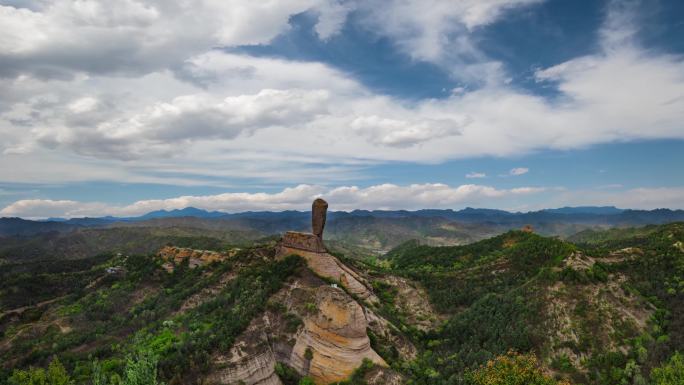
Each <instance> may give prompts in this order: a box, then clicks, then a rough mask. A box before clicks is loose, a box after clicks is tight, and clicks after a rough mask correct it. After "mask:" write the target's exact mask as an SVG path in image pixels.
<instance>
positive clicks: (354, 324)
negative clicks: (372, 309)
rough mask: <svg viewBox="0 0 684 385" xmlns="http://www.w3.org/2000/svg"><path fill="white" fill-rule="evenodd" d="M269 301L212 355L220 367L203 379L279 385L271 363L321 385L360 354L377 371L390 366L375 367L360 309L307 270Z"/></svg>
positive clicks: (341, 375)
mask: <svg viewBox="0 0 684 385" xmlns="http://www.w3.org/2000/svg"><path fill="white" fill-rule="evenodd" d="M269 304H270V305H269V306H268V309H267V310H266V312H265V313H264V314H263V316H261V317H259V318H257V319H254V320H253V321H252V322H251V324H250V325H249V327H248V328H247V330H246V331H245V332H244V333H243V334H242V335H240V336H239V337H238V339H237V340H236V343H235V344H234V346H233V347H232V348H231V349H230V351H229V352H226V353H225V354H221V355H216V356H214V357H213V364H214V365H212V366H213V367H217V368H220V369H218V370H216V371H214V372H213V373H211V375H210V376H209V377H208V378H207V382H209V383H219V384H237V383H244V384H246V385H254V384H258V385H279V384H280V383H281V382H280V379H279V378H278V377H277V375H275V370H274V368H275V365H276V362H280V363H282V364H285V365H288V366H290V367H291V368H293V369H294V370H295V371H296V372H298V373H299V374H300V375H302V376H309V377H311V378H312V379H313V380H314V381H315V383H316V384H320V385H322V384H329V383H332V382H336V381H341V380H344V379H346V378H348V377H349V376H350V375H351V374H352V373H353V371H354V370H355V369H356V368H357V367H359V366H360V365H361V363H362V362H363V360H364V359H365V358H367V359H370V360H371V361H373V362H374V363H376V364H377V366H378V368H379V369H378V370H380V371H382V370H389V369H380V368H386V366H387V364H386V363H385V361H384V360H383V359H382V358H381V357H380V356H379V355H378V354H377V353H376V352H375V351H374V350H373V349H372V348H371V346H370V339H369V338H368V335H367V334H366V328H367V327H368V326H369V325H368V319H367V314H366V312H365V311H364V308H363V307H362V306H361V305H360V304H359V303H357V302H356V301H355V300H354V299H353V298H352V297H350V296H349V295H348V294H347V293H346V292H345V291H344V290H342V289H341V288H339V287H333V286H331V285H329V284H327V283H326V282H325V281H323V280H321V279H320V278H318V277H317V276H316V275H314V274H312V273H311V272H310V271H309V270H304V271H303V272H302V273H301V274H300V275H299V276H297V277H296V278H294V279H293V280H291V281H290V282H288V284H287V286H286V287H284V288H283V289H281V290H280V291H279V292H278V293H276V294H275V295H274V296H273V297H272V298H271V300H270V301H269ZM375 321H376V320H374V323H375V324H376V325H379V324H378V323H377V322H375ZM383 324H384V323H383Z"/></svg>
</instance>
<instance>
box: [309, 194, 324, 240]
mask: <svg viewBox="0 0 684 385" xmlns="http://www.w3.org/2000/svg"><path fill="white" fill-rule="evenodd" d="M327 211H328V202H326V201H324V200H323V199H321V198H318V199H316V200H315V201H313V204H312V205H311V232H312V233H313V234H314V235H315V236H316V237H318V239H320V240H323V229H324V228H325V216H326V213H327Z"/></svg>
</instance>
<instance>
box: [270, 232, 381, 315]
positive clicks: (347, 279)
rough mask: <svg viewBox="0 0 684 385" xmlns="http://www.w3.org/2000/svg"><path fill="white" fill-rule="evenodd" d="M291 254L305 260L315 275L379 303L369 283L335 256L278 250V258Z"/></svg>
mask: <svg viewBox="0 0 684 385" xmlns="http://www.w3.org/2000/svg"><path fill="white" fill-rule="evenodd" d="M291 254H297V255H299V256H301V257H302V258H304V259H305V260H306V263H307V265H308V266H309V268H310V269H311V270H312V271H313V272H314V273H316V274H318V275H319V276H321V277H324V278H328V279H332V280H334V281H337V282H339V283H340V285H342V287H344V289H345V290H347V291H348V292H349V293H351V294H352V295H354V296H356V297H358V298H360V299H362V300H364V301H368V302H370V303H377V302H378V298H377V297H376V296H375V294H373V292H372V291H371V290H370V289H369V287H370V285H369V284H368V282H366V280H365V279H364V278H363V277H361V275H360V274H359V273H357V272H355V271H354V270H352V269H351V268H350V267H349V266H347V265H345V264H343V263H342V262H340V260H339V259H337V258H335V257H334V256H332V255H330V254H328V253H326V252H314V251H306V250H300V249H295V248H290V247H287V246H283V245H279V246H278V248H277V250H276V258H284V257H286V256H288V255H291Z"/></svg>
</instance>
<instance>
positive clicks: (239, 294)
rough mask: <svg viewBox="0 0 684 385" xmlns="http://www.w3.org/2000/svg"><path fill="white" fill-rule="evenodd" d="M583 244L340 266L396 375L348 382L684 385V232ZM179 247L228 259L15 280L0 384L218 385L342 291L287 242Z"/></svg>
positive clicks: (415, 248) (114, 261) (33, 269)
mask: <svg viewBox="0 0 684 385" xmlns="http://www.w3.org/2000/svg"><path fill="white" fill-rule="evenodd" d="M576 239H577V240H578V241H581V242H578V243H571V242H568V241H563V240H560V239H557V238H549V237H543V236H540V235H537V234H534V233H532V232H525V231H509V232H506V233H504V234H501V235H498V236H495V237H493V238H489V239H486V240H482V241H479V242H475V243H471V244H467V245H463V246H444V247H433V246H427V245H424V244H421V242H417V241H410V242H406V243H404V244H401V245H400V246H398V247H396V248H394V249H393V250H392V251H390V252H389V253H387V254H386V255H384V256H383V257H380V258H378V257H377V256H369V257H368V258H364V259H358V258H347V257H345V256H344V255H341V254H338V258H339V259H340V260H341V261H342V262H344V263H345V264H346V265H347V266H349V267H350V268H352V269H354V271H356V272H357V274H359V277H360V278H359V279H361V280H363V281H365V282H367V283H368V284H369V287H370V288H371V289H372V291H373V292H374V295H375V297H377V301H375V300H371V299H370V298H369V299H368V300H361V299H359V298H355V301H357V302H358V303H359V304H360V305H361V306H362V307H363V308H364V309H365V310H364V312H365V313H366V314H376V316H373V317H375V318H372V319H373V320H375V321H372V322H371V321H369V323H368V330H367V333H368V338H369V339H370V344H371V346H372V348H373V349H374V351H376V352H377V353H378V354H379V355H380V356H381V357H382V359H383V361H384V362H385V363H386V364H387V365H388V366H389V368H387V369H382V368H380V367H378V366H377V365H376V364H373V363H372V362H370V361H368V362H364V364H363V365H361V366H360V367H359V369H358V370H357V371H356V372H355V373H354V374H353V375H352V376H351V377H350V379H349V380H348V382H347V383H348V384H381V383H392V384H399V383H405V384H426V385H427V384H472V385H496V384H515V385H517V384H519V385H523V384H540V385H542V384H544V385H551V384H566V383H570V384H586V385H590V384H591V385H594V384H595V385H614V384H634V385H641V384H648V385H674V384H682V382H681V381H682V378H683V377H682V376H684V360H683V359H682V355H681V353H683V352H684V224H683V223H673V224H668V225H659V226H651V227H647V228H640V229H629V230H620V231H615V230H613V231H606V232H591V233H589V232H587V233H584V234H580V235H578V236H577V237H576ZM166 242H167V243H176V242H177V243H179V244H180V246H186V247H192V248H202V249H209V250H216V251H217V252H218V253H214V252H202V253H200V254H197V253H195V254H192V253H190V252H188V253H186V254H182V255H181V256H179V257H178V259H171V260H169V259H168V258H166V257H164V256H163V255H162V254H159V255H157V254H156V253H143V254H137V255H136V254H132V253H131V254H128V253H120V252H118V251H116V250H118V249H117V248H115V247H114V248H113V251H112V252H109V253H100V254H99V255H97V256H94V257H91V256H87V257H78V258H73V259H57V260H55V259H54V258H51V257H49V256H45V258H44V259H43V260H40V258H37V257H36V258H30V259H29V260H25V261H22V260H21V258H18V259H13V261H12V262H11V263H7V264H5V265H3V269H2V271H0V362H1V364H0V365H1V366H2V368H1V372H0V383H8V384H22V385H23V384H37V383H51V384H52V383H60V384H62V383H68V382H59V381H62V380H64V381H66V380H65V379H67V378H68V379H69V381H72V382H73V383H74V384H105V383H109V384H119V383H122V384H142V383H155V382H164V383H167V384H191V383H208V382H207V381H208V379H213V380H212V381H214V380H216V379H217V378H220V377H217V373H223V372H222V371H224V370H226V368H225V367H222V366H221V365H223V364H218V362H222V361H221V359H220V357H222V354H227V352H228V351H233V350H234V349H235V346H233V345H234V343H236V342H239V341H242V342H239V343H240V344H242V343H245V342H244V341H247V342H248V344H247V345H245V346H244V347H243V348H242V349H243V350H244V351H245V354H258V352H259V351H260V349H263V346H262V345H261V343H260V342H258V341H257V340H250V338H253V337H250V335H251V334H250V333H254V332H253V331H252V332H250V331H249V330H252V329H253V328H254V327H255V326H254V325H256V324H254V322H256V321H258V320H260V319H269V320H270V321H269V322H270V323H271V324H270V326H269V328H273V327H275V328H276V329H278V330H282V333H284V334H280V335H281V337H278V336H277V335H275V337H274V338H284V339H285V340H283V341H281V342H282V343H284V344H285V345H282V346H286V345H287V343H288V342H287V338H292V337H288V336H296V335H298V334H299V333H302V330H304V328H305V327H309V326H307V325H309V322H310V319H309V318H310V317H314V316H315V314H316V312H317V311H318V310H317V309H316V305H315V301H313V300H312V299H310V298H309V297H302V298H303V299H300V300H298V301H299V302H296V301H295V302H294V304H293V303H291V301H292V300H288V301H290V302H287V301H286V302H283V300H282V298H290V296H295V297H296V296H301V295H303V294H301V290H303V287H302V286H301V285H302V282H304V283H305V284H306V285H314V286H312V287H318V286H321V285H323V286H329V285H328V284H331V285H334V287H335V288H337V287H338V285H339V284H340V282H335V281H331V280H321V278H316V277H315V276H313V275H312V273H311V271H309V269H308V268H307V266H306V263H305V262H304V261H302V260H301V259H300V258H298V257H295V256H292V257H288V258H285V259H277V258H275V257H274V253H275V252H274V246H273V245H274V244H273V243H272V242H271V241H269V242H271V243H269V242H266V243H264V244H260V245H257V244H255V245H253V246H244V245H241V246H234V245H233V246H231V245H230V244H229V243H228V240H227V239H224V240H220V239H216V238H211V237H194V236H191V235H186V236H183V237H179V238H168V239H166ZM177 250H181V251H182V250H189V249H177ZM183 255H208V256H210V257H211V258H210V259H208V260H206V261H205V262H203V263H200V264H197V263H196V262H197V261H196V260H193V259H192V258H188V257H183ZM197 258H199V257H197ZM193 261H194V262H193ZM307 277H308V278H307ZM293 280H294V281H293ZM306 282H309V283H306ZM326 282H327V283H326ZM284 288H289V289H287V290H286V291H283V290H285V289H284ZM288 290H289V291H288ZM298 290H299V291H298ZM307 290H313V289H307ZM296 293H300V294H296ZM295 297H292V298H295ZM352 297H353V296H352ZM306 298H309V299H306ZM350 300H351V299H350ZM283 303H286V304H287V307H285V306H283ZM292 306H294V307H292ZM298 314H299V315H298ZM378 320H379V321H378ZM259 322H261V321H259ZM274 322H275V323H276V324H277V325H274V324H273V323H274ZM378 322H379V323H378ZM250 325H252V326H250ZM250 328H252V329H250ZM257 330H258V329H257ZM245 333H246V334H245ZM269 338H271V337H269ZM250 341H251V342H250ZM270 343H271V342H269V344H270ZM276 346H279V345H277V344H276ZM306 354H309V353H306ZM316 354H318V353H316ZM217 357H218V358H217ZM276 357H279V356H278V355H276ZM381 369H382V370H381ZM274 370H275V373H276V374H277V377H278V378H279V380H278V381H280V383H283V384H298V383H300V384H307V383H312V382H311V381H312V380H311V379H310V378H307V377H305V376H304V377H303V376H302V375H301V374H300V373H298V372H297V371H295V370H294V369H293V368H291V367H289V366H288V365H286V364H285V363H284V362H277V363H276V367H275V368H274ZM387 370H389V372H388V371H387ZM41 378H43V380H40V379H41ZM60 378H61V380H60ZM141 378H143V379H142V380H141ZM145 378H147V380H144V379H145ZM390 379H391V380H390ZM41 381H47V382H41ZM136 381H138V382H136ZM140 381H142V382H140ZM378 381H380V382H378ZM246 383H247V382H246Z"/></svg>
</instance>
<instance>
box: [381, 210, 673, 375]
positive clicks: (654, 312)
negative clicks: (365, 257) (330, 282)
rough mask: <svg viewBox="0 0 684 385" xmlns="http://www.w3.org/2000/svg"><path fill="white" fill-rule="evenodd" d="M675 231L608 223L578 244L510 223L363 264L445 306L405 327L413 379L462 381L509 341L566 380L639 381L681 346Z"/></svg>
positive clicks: (407, 366)
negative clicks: (426, 327) (486, 233)
mask: <svg viewBox="0 0 684 385" xmlns="http://www.w3.org/2000/svg"><path fill="white" fill-rule="evenodd" d="M682 228H683V226H682V224H678V223H675V224H670V225H662V226H656V227H648V228H645V229H636V230H625V231H623V232H622V234H624V236H622V237H619V238H617V239H616V237H615V235H614V233H615V232H613V234H611V235H609V236H605V237H598V239H601V240H602V241H601V242H597V243H593V244H582V245H580V246H576V245H574V244H572V243H569V242H564V241H561V240H558V239H554V238H545V237H540V236H538V235H535V234H530V233H525V232H519V231H512V232H508V233H506V234H502V235H500V236H497V237H494V238H491V239H488V240H484V241H480V242H476V243H474V244H471V245H466V246H455V247H429V246H424V245H420V244H418V243H417V242H413V243H406V244H403V245H401V246H400V247H398V248H396V249H395V250H393V251H392V252H390V253H388V255H387V258H388V262H378V263H375V264H372V265H371V266H372V267H371V269H376V270H377V271H378V274H400V275H404V276H406V277H409V278H411V279H413V280H414V281H417V282H420V284H421V286H422V287H424V288H425V289H426V290H427V292H428V294H429V297H430V301H431V302H432V303H433V304H434V305H435V307H436V308H437V309H438V310H439V311H441V312H443V313H446V314H447V315H448V317H447V319H446V321H445V322H444V323H443V325H442V326H441V327H439V328H437V329H435V330H432V331H428V332H427V333H424V334H420V333H415V332H414V333H412V335H413V336H416V340H417V342H418V343H419V344H421V345H422V349H421V350H422V351H421V354H420V355H419V357H418V358H417V359H416V360H415V361H413V362H411V363H406V364H405V367H404V369H405V370H406V371H407V372H408V373H410V375H409V377H410V378H412V381H413V382H412V383H415V384H460V383H463V381H465V377H464V375H465V373H468V371H470V370H474V368H476V367H478V365H482V364H483V363H484V362H486V361H487V360H493V359H495V357H497V356H500V355H503V354H505V353H506V351H508V350H509V349H515V350H517V351H520V352H536V353H537V354H539V355H540V359H541V360H542V363H543V366H544V367H545V368H547V370H550V371H551V372H552V373H554V375H555V376H558V377H559V378H565V379H568V380H571V381H572V382H573V383H583V384H601V385H612V384H646V383H648V382H649V379H650V373H651V372H652V371H653V370H655V368H657V367H659V366H660V365H663V364H664V362H665V361H666V360H667V359H668V358H669V357H671V356H673V354H675V353H676V352H677V351H682V350H683V349H684V340H683V339H682V337H681V335H682V332H683V331H684V324H682V321H680V320H682V319H684V317H682V310H681V304H682V302H683V301H682V295H683V293H684V282H682V277H684V274H683V272H684V269H683V268H682V266H684V247H682V241H684V231H682ZM604 238H606V239H607V238H610V239H608V240H604ZM388 292H389V291H388ZM381 298H384V297H381ZM399 312H400V311H399ZM395 319H397V320H402V317H396V318H395ZM561 330H562V331H561ZM566 352H567V354H566ZM494 383H496V382H494Z"/></svg>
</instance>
